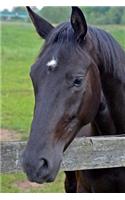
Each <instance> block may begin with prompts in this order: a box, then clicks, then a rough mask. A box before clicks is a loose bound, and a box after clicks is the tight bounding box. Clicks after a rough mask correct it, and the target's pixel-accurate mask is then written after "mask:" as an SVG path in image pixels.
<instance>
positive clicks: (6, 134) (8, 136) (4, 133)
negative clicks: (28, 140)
mask: <svg viewBox="0 0 125 200" xmlns="http://www.w3.org/2000/svg"><path fill="white" fill-rule="evenodd" d="M20 139H21V134H20V133H17V132H16V131H12V130H11V131H10V130H8V129H0V141H1V142H3V141H17V140H20Z"/></svg>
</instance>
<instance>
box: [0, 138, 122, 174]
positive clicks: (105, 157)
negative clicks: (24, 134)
mask: <svg viewBox="0 0 125 200" xmlns="http://www.w3.org/2000/svg"><path fill="white" fill-rule="evenodd" d="M25 145H26V142H1V157H0V167H1V173H6V172H17V171H20V170H22V168H21V163H20V157H21V154H22V152H23V150H24V148H25ZM111 167H125V136H124V135H123V136H122V137H121V136H104V137H85V138H77V139H75V140H74V141H73V142H72V144H71V145H70V146H69V147H68V149H67V150H66V151H65V152H64V156H63V161H62V164H61V170H65V171H70V170H71V171H72V170H81V169H83V170H85V169H98V168H111Z"/></svg>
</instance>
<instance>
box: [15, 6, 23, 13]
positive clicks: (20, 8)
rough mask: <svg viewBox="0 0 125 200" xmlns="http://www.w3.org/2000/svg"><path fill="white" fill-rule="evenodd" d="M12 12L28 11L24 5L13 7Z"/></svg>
mask: <svg viewBox="0 0 125 200" xmlns="http://www.w3.org/2000/svg"><path fill="white" fill-rule="evenodd" d="M12 12H16V13H25V12H26V8H25V7H24V6H17V7H13V9H12Z"/></svg>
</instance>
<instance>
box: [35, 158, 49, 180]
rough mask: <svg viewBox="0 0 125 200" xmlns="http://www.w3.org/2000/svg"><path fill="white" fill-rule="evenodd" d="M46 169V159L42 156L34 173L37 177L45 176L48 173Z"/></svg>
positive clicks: (47, 166)
mask: <svg viewBox="0 0 125 200" xmlns="http://www.w3.org/2000/svg"><path fill="white" fill-rule="evenodd" d="M48 169H49V165H48V161H47V160H46V159H44V158H42V159H41V160H40V163H39V168H38V170H37V173H36V176H37V178H40V177H41V175H42V176H46V175H47V174H48Z"/></svg>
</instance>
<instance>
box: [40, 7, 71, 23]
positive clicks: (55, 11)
mask: <svg viewBox="0 0 125 200" xmlns="http://www.w3.org/2000/svg"><path fill="white" fill-rule="evenodd" d="M70 9H71V8H70V7H65V6H61V7H57V6H54V7H44V8H43V9H42V10H40V13H41V15H42V16H43V17H44V18H46V19H48V20H49V21H50V22H52V23H56V24H57V23H60V22H63V21H67V19H69V15H70V14H69V13H70Z"/></svg>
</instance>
